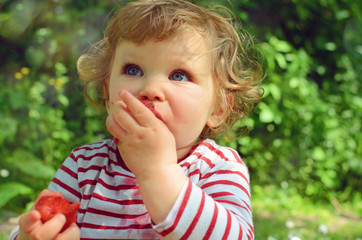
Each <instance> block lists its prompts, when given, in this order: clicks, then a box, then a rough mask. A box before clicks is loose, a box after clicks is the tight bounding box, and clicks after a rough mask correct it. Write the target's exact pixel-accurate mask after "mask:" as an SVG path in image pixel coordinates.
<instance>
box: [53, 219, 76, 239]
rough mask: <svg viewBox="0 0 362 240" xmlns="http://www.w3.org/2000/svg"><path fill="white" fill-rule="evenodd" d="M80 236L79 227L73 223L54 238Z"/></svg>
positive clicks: (74, 237)
mask: <svg viewBox="0 0 362 240" xmlns="http://www.w3.org/2000/svg"><path fill="white" fill-rule="evenodd" d="M79 238H80V229H79V227H78V226H77V224H75V223H73V224H72V225H70V226H69V227H68V228H67V229H66V230H65V231H64V232H62V233H60V234H58V236H57V238H56V239H55V240H72V239H74V240H76V239H79Z"/></svg>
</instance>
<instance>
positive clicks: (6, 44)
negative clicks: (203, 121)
mask: <svg viewBox="0 0 362 240" xmlns="http://www.w3.org/2000/svg"><path fill="white" fill-rule="evenodd" d="M122 2H124V1H117V3H119V4H122ZM193 2H196V3H197V2H203V4H204V5H207V4H209V3H208V2H207V1H201V0H198V1H196V0H195V1H193ZM215 2H217V3H219V4H222V5H225V6H227V7H230V8H231V9H232V10H233V11H234V12H235V16H237V17H239V18H240V19H241V20H242V21H243V22H244V25H245V26H246V27H247V28H248V29H249V30H250V31H251V32H252V33H253V34H254V35H256V38H257V39H260V50H261V51H262V52H263V53H264V55H265V64H266V68H267V77H266V78H265V80H264V83H263V88H264V89H265V94H264V98H263V101H262V102H261V103H259V104H258V105H257V107H256V109H255V113H256V114H253V115H251V116H250V117H248V118H245V119H243V120H242V121H240V122H238V123H237V124H236V125H235V127H234V129H233V133H232V134H231V135H233V136H237V138H236V139H234V138H232V139H229V138H226V137H225V138H221V139H220V140H219V141H220V143H221V144H226V145H229V146H231V147H233V148H235V149H237V150H238V151H239V152H240V153H241V154H242V156H243V157H244V159H245V161H246V162H247V164H248V166H249V168H250V173H251V179H252V184H254V185H260V186H264V185H265V184H267V185H270V184H274V185H275V186H285V185H288V186H289V188H291V189H294V193H295V194H297V195H300V196H301V197H308V198H310V199H312V200H314V201H332V200H334V199H339V201H342V202H344V201H353V199H356V196H357V193H358V192H359V191H360V190H361V189H360V186H361V185H362V182H361V179H362V178H361V176H362V159H361V156H362V135H361V118H362V111H361V110H362V98H361V96H360V93H359V90H360V88H361V85H360V84H361V80H362V79H361V66H362V56H361V55H362V46H361V36H362V24H361V19H362V13H361V9H362V7H361V6H360V3H359V1H353V0H344V1H338V0H330V1H326V0H317V1H307V0H304V1H296V0H291V1H281V0H271V1H270V0H262V1H251V0H242V1H239V0H235V1H233V0H230V1H223V0H219V1H215ZM116 7H117V6H116V5H115V4H114V2H113V1H97V0H86V1H39V0H26V1H25V0H17V1H2V2H1V3H0V9H1V11H0V53H1V57H2V61H1V62H0V83H1V88H0V103H1V104H0V119H1V121H0V193H1V196H5V197H4V198H3V199H2V202H1V204H0V206H1V205H3V206H4V207H5V208H7V209H11V210H18V211H19V210H21V209H22V208H23V207H24V206H25V204H26V202H28V201H29V200H30V199H34V198H35V196H36V195H37V194H38V193H39V191H41V190H42V189H43V188H45V187H46V186H47V184H48V183H49V181H50V180H51V178H52V176H53V175H54V173H55V171H56V169H57V168H58V167H59V166H60V164H61V163H62V161H63V160H64V159H65V158H66V157H67V156H68V154H69V152H70V151H71V149H72V148H74V147H76V146H79V145H82V144H85V143H89V142H93V141H97V140H100V139H103V138H105V137H107V133H106V131H105V127H104V116H103V115H102V114H100V113H98V112H97V111H95V110H94V109H92V108H90V107H88V106H87V105H86V104H85V103H84V99H83V96H82V85H81V83H80V81H79V80H78V78H77V73H76V67H75V63H76V60H77V58H78V56H79V55H80V54H81V53H82V52H83V50H84V49H85V48H86V47H87V46H88V45H89V43H93V42H95V41H96V40H98V39H100V38H101V35H102V32H103V31H104V28H105V22H106V20H107V17H108V13H109V11H110V10H112V9H114V8H116ZM244 127H247V128H248V129H250V130H251V132H250V135H249V136H244V137H241V138H239V136H240V132H241V131H242V130H243V128H244ZM9 186H13V188H12V189H15V190H14V191H12V192H7V193H4V195H3V194H2V193H3V192H4V191H5V190H6V189H9ZM6 191H7V190H6ZM11 199H13V200H14V201H10V200H11ZM19 203H21V204H23V205H19V206H18V205H17V204H19Z"/></svg>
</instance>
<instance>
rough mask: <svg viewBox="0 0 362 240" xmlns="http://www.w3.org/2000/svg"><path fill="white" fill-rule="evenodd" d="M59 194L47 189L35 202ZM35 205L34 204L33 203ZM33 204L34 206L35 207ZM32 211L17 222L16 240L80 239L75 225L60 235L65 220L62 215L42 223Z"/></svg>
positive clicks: (33, 210)
mask: <svg viewBox="0 0 362 240" xmlns="http://www.w3.org/2000/svg"><path fill="white" fill-rule="evenodd" d="M59 195H61V193H57V192H53V191H50V190H48V189H46V190H43V191H42V192H41V193H40V194H39V196H38V198H37V200H36V202H37V201H38V200H39V199H40V198H41V197H43V196H59ZM35 204H36V203H35ZM35 204H34V206H35ZM34 206H33V207H32V209H31V210H30V211H29V212H28V213H25V214H23V215H21V217H20V220H19V226H20V232H19V236H18V237H17V240H30V239H42V240H47V239H49V240H50V239H56V240H63V239H64V240H65V239H70V240H73V239H74V240H77V239H80V230H79V228H78V226H77V225H76V224H72V225H71V226H70V227H69V228H67V229H66V230H65V231H64V232H62V233H60V230H61V229H62V227H63V225H64V223H65V221H66V219H65V216H64V215H63V214H57V215H55V216H54V217H53V218H52V219H50V220H49V221H47V222H45V223H42V222H41V220H40V219H41V215H40V213H39V212H38V211H37V210H35V208H34Z"/></svg>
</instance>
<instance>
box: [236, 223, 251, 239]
mask: <svg viewBox="0 0 362 240" xmlns="http://www.w3.org/2000/svg"><path fill="white" fill-rule="evenodd" d="M243 233H244V232H243V228H242V227H241V224H239V237H238V239H240V240H242V239H243ZM249 240H250V239H249Z"/></svg>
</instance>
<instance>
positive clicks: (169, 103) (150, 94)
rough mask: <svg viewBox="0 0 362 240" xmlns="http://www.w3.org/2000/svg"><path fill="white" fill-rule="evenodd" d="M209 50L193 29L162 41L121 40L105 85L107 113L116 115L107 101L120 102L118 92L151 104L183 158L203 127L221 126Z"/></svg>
mask: <svg viewBox="0 0 362 240" xmlns="http://www.w3.org/2000/svg"><path fill="white" fill-rule="evenodd" d="M209 46H210V44H209V42H208V41H207V40H206V39H205V38H204V37H202V36H201V35H199V34H198V33H196V32H194V31H185V32H184V33H183V34H181V35H180V36H177V37H175V38H171V39H167V40H164V41H160V42H155V41H151V40H150V41H147V42H145V43H142V44H140V45H136V44H134V43H132V42H128V41H123V42H121V43H120V44H119V45H118V46H117V49H116V52H115V56H114V61H113V65H112V68H111V76H110V81H109V83H108V91H109V102H108V103H107V109H108V112H109V113H112V111H115V109H114V108H115V106H114V105H113V104H111V103H114V102H116V101H119V100H120V97H119V92H120V90H121V89H126V90H128V91H129V92H130V93H131V94H133V95H134V96H135V97H137V98H138V99H139V100H148V101H151V102H153V104H154V106H155V111H156V114H157V117H158V118H159V119H160V120H161V121H163V123H164V124H165V125H166V126H167V128H168V129H169V131H170V132H171V133H172V134H173V136H174V137H175V140H176V147H177V153H178V157H179V159H180V158H183V157H185V155H186V154H187V153H188V152H189V151H190V150H191V148H192V146H193V145H194V143H195V142H196V141H197V139H198V137H199V135H200V133H201V131H202V130H203V129H204V127H205V125H208V126H210V127H215V126H217V125H218V124H219V121H218V119H219V118H218V116H217V114H215V113H213V112H214V100H215V99H214V88H215V86H214V81H213V74H212V62H211V61H212V58H211V53H210V52H208V50H209V49H210V47H209Z"/></svg>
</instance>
